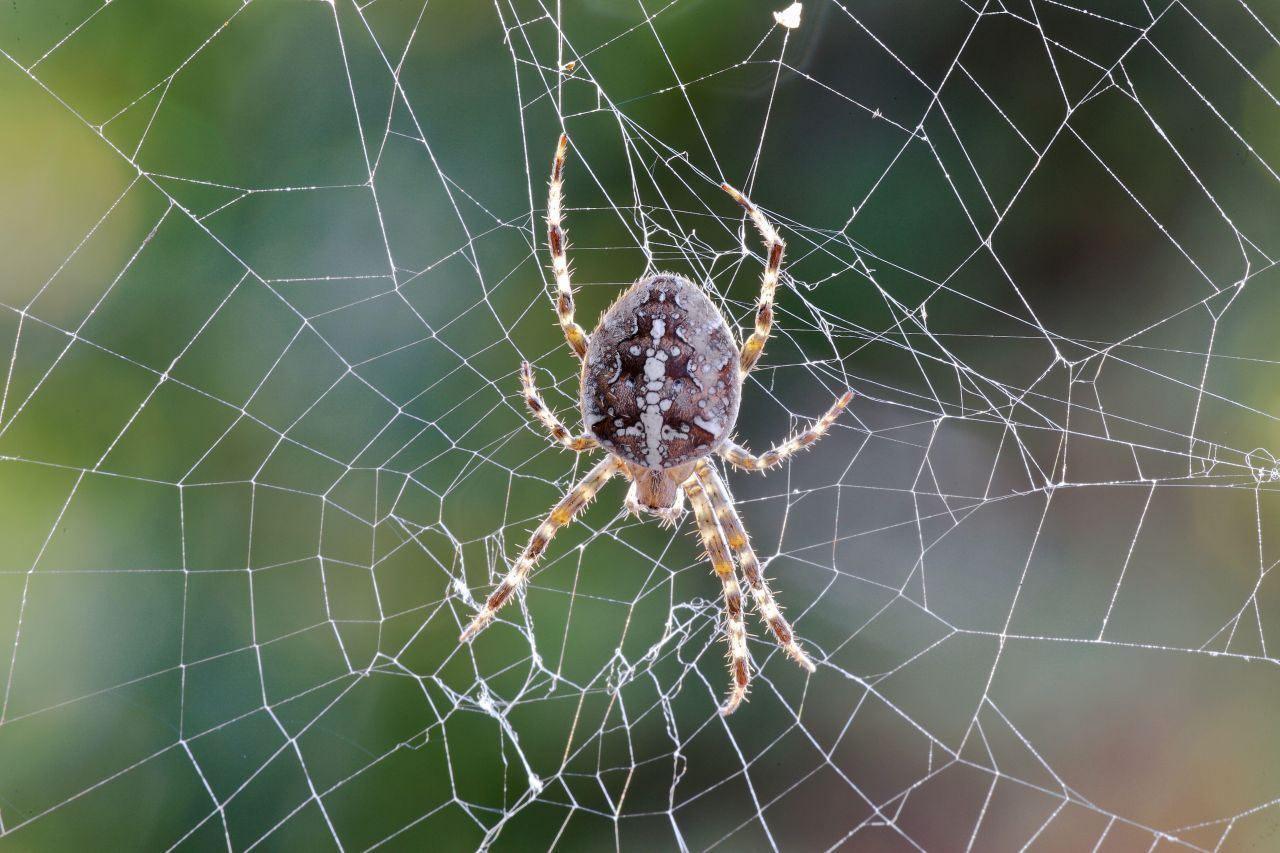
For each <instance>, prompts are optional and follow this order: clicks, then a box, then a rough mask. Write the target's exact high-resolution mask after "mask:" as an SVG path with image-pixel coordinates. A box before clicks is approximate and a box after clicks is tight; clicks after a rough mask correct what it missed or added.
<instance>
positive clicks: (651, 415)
mask: <svg viewBox="0 0 1280 853" xmlns="http://www.w3.org/2000/svg"><path fill="white" fill-rule="evenodd" d="M567 145H568V139H567V137H565V136H564V135H561V137H560V144H559V145H558V146H557V147H556V155H555V160H554V161H553V164H552V168H551V191H550V194H549V196H548V199H547V240H548V244H549V246H550V249H551V268H552V270H553V272H554V274H555V278H556V290H557V299H556V313H557V314H558V316H559V318H560V326H561V328H562V329H563V330H564V335H565V340H566V341H567V342H568V343H569V346H570V348H571V349H572V350H573V351H574V353H575V354H576V355H577V356H578V358H579V359H581V360H582V377H581V408H582V420H583V423H584V424H585V425H586V427H587V429H588V432H587V433H585V434H583V435H579V436H574V435H573V434H571V433H570V432H569V430H568V429H567V428H566V427H565V426H564V424H562V423H561V422H560V419H559V418H557V417H556V415H555V414H554V413H553V412H552V411H551V410H550V409H548V408H547V405H546V403H545V402H543V400H542V397H541V395H539V394H538V389H537V385H536V383H535V382H534V378H533V369H532V368H531V367H530V365H529V364H528V363H527V362H526V363H525V364H523V365H522V366H521V373H520V376H521V381H522V383H523V386H524V396H525V401H526V402H527V403H528V405H529V408H530V410H531V411H532V412H533V414H534V416H535V417H537V418H538V420H539V421H541V422H542V424H543V426H544V427H545V428H546V429H547V431H548V432H549V433H550V434H551V437H552V438H554V439H555V440H556V441H557V442H559V443H560V444H561V445H562V446H564V447H566V448H568V449H570V450H573V451H576V452H582V451H585V450H593V449H595V448H597V447H599V448H602V449H604V450H605V451H607V455H606V456H605V458H604V459H603V460H602V461H600V462H599V463H597V464H596V466H595V467H594V468H592V469H591V471H590V472H589V473H588V474H587V475H586V476H585V477H584V478H583V479H582V480H580V481H579V482H578V483H577V485H575V486H574V487H573V488H572V489H570V490H569V492H568V494H566V495H565V496H564V497H563V498H562V499H561V500H560V502H559V503H558V504H556V506H555V507H554V508H553V509H552V510H551V513H550V514H549V515H548V516H547V518H546V519H545V520H544V521H543V522H542V524H540V525H539V526H538V527H537V528H536V529H535V530H534V532H533V534H532V536H531V537H530V538H529V544H527V545H526V546H525V548H524V551H523V552H522V553H521V555H520V557H519V559H517V560H516V562H515V563H514V564H513V565H512V567H511V569H510V571H509V572H508V573H507V575H506V577H505V578H503V580H502V582H501V583H499V584H498V586H497V588H496V589H495V590H494V591H493V593H492V594H491V595H490V596H489V599H488V601H487V602H486V603H485V606H484V608H483V609H482V610H481V611H480V613H479V614H477V615H476V616H475V618H474V619H472V621H471V623H470V624H469V625H468V626H467V627H466V629H465V630H464V631H463V632H462V636H461V637H459V642H466V641H468V640H470V639H472V638H473V637H475V635H476V634H478V633H479V632H480V631H481V630H482V629H483V628H484V627H485V626H486V625H488V624H489V622H490V621H491V620H492V619H493V617H494V615H495V614H496V613H497V612H498V610H499V608H501V607H502V606H503V605H504V604H505V603H506V602H507V600H508V599H510V597H511V595H512V594H513V593H514V592H515V591H516V590H517V589H519V588H520V586H521V585H522V584H523V583H524V581H525V579H526V578H527V577H528V575H529V572H530V571H532V569H533V566H534V564H535V563H536V562H537V560H538V558H539V557H540V556H541V555H542V552H543V551H545V550H546V548H547V545H548V544H550V542H551V538H552V537H553V536H555V533H556V531H557V530H559V529H560V528H561V527H563V526H564V525H566V524H568V523H569V521H571V520H572V519H573V517H574V516H575V515H576V514H577V513H578V512H579V511H580V510H581V509H582V508H583V507H585V506H586V505H587V504H588V503H590V501H591V499H592V498H594V497H595V495H596V493H597V492H598V491H600V489H601V487H603V486H604V485H605V483H607V482H608V481H609V480H610V479H611V478H612V477H613V476H615V475H617V474H621V475H622V476H624V477H626V478H627V479H629V480H630V481H631V487H630V489H629V490H628V491H627V497H626V506H627V509H629V510H630V511H631V512H633V513H641V512H646V513H649V514H651V515H655V516H657V517H658V518H659V519H660V520H661V522H662V523H664V524H675V523H677V522H678V521H679V519H680V516H681V515H682V514H683V511H684V510H683V502H684V498H685V496H686V495H687V496H688V498H689V501H690V503H692V504H693V510H694V517H695V518H696V520H697V523H698V532H699V535H700V537H701V539H702V545H703V547H704V548H705V549H706V553H707V557H708V559H709V560H710V561H711V567H712V569H713V570H714V571H715V573H716V575H717V577H719V578H720V582H721V586H722V590H723V595H724V601H725V634H726V637H727V639H728V643H729V671H730V675H731V677H732V684H731V685H730V688H729V695H728V697H727V698H726V699H725V702H724V705H722V706H721V708H720V712H721V713H722V714H725V715H728V714H731V713H733V711H734V710H736V709H737V707H738V705H739V704H741V702H742V700H743V698H745V696H746V693H747V688H748V686H749V685H750V683H751V669H750V655H749V654H748V651H747V638H746V627H745V625H744V623H743V616H742V588H741V586H740V585H739V582H738V573H737V571H736V570H735V565H734V561H735V559H736V561H737V569H741V571H742V576H743V578H744V579H745V580H746V582H747V587H748V589H749V590H750V591H751V597H752V600H753V602H754V603H755V606H756V610H757V611H759V614H760V618H761V619H762V620H763V621H764V622H765V624H767V625H768V626H769V629H770V631H772V632H773V635H774V638H775V639H776V640H777V641H778V644H779V645H780V646H781V647H782V648H783V650H784V651H785V652H786V654H787V655H788V656H789V657H790V658H792V659H793V660H795V661H796V662H797V663H798V664H800V665H801V666H802V667H804V668H805V669H806V670H808V671H809V672H813V671H814V665H813V661H812V660H810V659H809V656H808V655H807V654H805V652H804V650H803V649H801V648H800V645H799V644H798V643H797V642H796V640H795V634H794V632H793V631H792V629H791V626H790V624H788V622H787V620H786V619H785V618H783V616H782V611H781V610H780V609H779V607H778V605H777V602H776V601H775V599H774V597H773V593H772V592H771V591H770V589H769V585H768V583H767V582H766V581H765V578H764V575H763V574H762V573H761V571H760V562H759V560H758V559H757V558H756V554H755V551H754V550H753V549H752V548H751V543H750V540H749V539H748V538H747V532H746V529H745V528H744V527H743V525H742V520H741V519H740V518H739V517H738V513H737V510H736V509H734V506H733V503H732V500H731V499H730V497H729V490H728V489H727V488H726V486H725V484H724V481H723V480H722V479H721V478H720V475H719V474H718V473H717V472H716V470H715V468H713V467H712V466H711V464H710V462H709V459H708V458H709V457H710V455H711V454H712V453H716V454H719V455H720V456H721V457H722V458H723V459H724V460H725V461H727V462H728V463H729V464H730V465H733V466H735V467H739V468H744V469H746V470H749V471H762V470H765V469H767V468H772V467H773V466H775V465H779V464H781V463H782V462H783V460H785V459H787V458H788V457H790V456H792V455H794V454H795V453H797V452H799V451H801V450H803V449H805V448H806V447H808V446H809V445H811V444H813V443H814V442H815V441H817V440H818V439H819V438H821V437H822V436H823V434H824V433H826V431H827V430H828V429H829V428H830V427H831V424H832V423H833V422H834V421H835V419H836V418H837V417H838V416H839V414H840V412H841V411H842V410H843V409H844V407H845V406H847V405H848V404H849V401H850V400H851V399H853V392H852V391H846V392H845V393H844V394H843V395H842V396H841V397H840V398H839V399H838V400H836V402H835V404H834V405H833V406H832V407H831V408H830V409H829V410H828V411H827V413H826V414H825V415H823V416H822V417H821V418H819V419H818V420H817V421H816V422H815V423H814V424H813V425H812V426H811V427H810V428H809V429H808V430H806V431H804V432H802V433H799V434H797V435H795V436H792V437H791V438H789V439H787V440H786V441H785V442H783V443H782V444H780V445H778V446H777V447H775V448H773V449H772V450H769V451H767V452H766V453H763V454H761V455H759V456H756V455H754V454H752V453H751V452H750V451H748V450H746V449H745V448H743V447H741V446H740V445H738V444H736V443H734V442H733V440H732V439H731V438H730V434H731V433H732V431H733V427H734V424H735V423H736V421H737V418H738V404H739V402H740V400H741V398H742V381H743V379H744V378H745V377H746V375H747V373H749V372H750V371H751V368H752V367H754V366H755V364H756V362H757V361H758V360H759V359H760V354H761V352H762V351H763V350H764V344H765V342H766V341H767V340H768V338H769V332H770V330H771V328H772V326H773V296H774V291H775V289H776V287H777V283H778V274H779V270H780V269H781V266H782V253H783V249H784V244H783V242H782V238H780V237H779V236H778V233H777V231H775V230H774V228H773V226H772V225H771V224H770V223H769V221H768V220H767V219H766V218H765V217H764V215H763V214H762V213H761V212H760V211H759V210H758V209H757V208H756V207H755V206H754V205H753V204H752V203H751V202H750V201H749V200H748V199H747V198H746V197H745V196H743V195H742V194H741V193H739V192H738V191H737V190H735V189H733V188H732V187H730V186H729V185H728V184H722V185H721V188H722V189H723V190H724V191H725V192H727V193H728V194H729V195H730V196H732V197H733V199H734V200H735V201H737V202H738V203H739V204H740V205H742V207H743V209H744V210H746V212H747V215H748V216H749V217H750V218H751V221H752V222H753V224H754V225H755V227H756V229H757V230H758V231H759V232H760V236H761V237H762V238H763V240H764V242H765V247H766V252H767V256H766V260H765V269H764V274H763V276H762V277H761V281H760V299H759V301H758V303H757V307H756V322H755V330H754V331H753V332H752V334H751V335H750V337H748V338H747V341H746V342H745V343H744V344H743V345H742V348H741V349H739V348H738V347H737V345H736V344H735V343H734V335H733V332H732V331H731V330H730V327H729V324H728V322H727V321H726V320H725V319H724V317H723V315H721V313H720V312H719V311H718V310H716V307H715V305H714V304H712V302H711V300H710V299H708V298H707V295H706V294H705V293H703V292H702V289H701V288H699V287H698V286H697V285H695V284H694V283H693V282H691V281H689V280H688V279H687V278H684V277H683V276H680V275H676V274H673V273H656V274H653V275H648V276H645V277H644V278H642V279H640V280H639V281H637V282H636V283H635V284H633V285H631V287H629V288H627V290H626V291H625V292H624V293H623V294H622V295H621V296H620V297H618V300H617V301H616V302H614V304H613V305H612V306H611V307H610V308H609V309H608V310H607V311H605V313H604V315H603V316H602V317H601V318H600V322H599V324H598V325H597V326H596V329H595V330H594V331H593V332H592V333H591V334H590V336H588V335H587V333H586V332H585V331H584V330H583V328H582V327H581V326H579V325H578V324H577V323H576V322H575V321H574V316H573V313H574V311H573V288H572V285H571V283H570V280H569V262H568V257H567V255H566V254H565V250H566V243H565V234H564V228H563V227H562V225H561V218H562V214H563V210H562V187H561V179H562V176H563V172H564V157H565V149H566V147H567Z"/></svg>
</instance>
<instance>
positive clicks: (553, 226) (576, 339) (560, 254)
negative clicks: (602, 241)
mask: <svg viewBox="0 0 1280 853" xmlns="http://www.w3.org/2000/svg"><path fill="white" fill-rule="evenodd" d="M568 145H569V137H568V136H565V135H564V134H563V133H562V134H560V144H559V145H557V146H556V158H555V160H554V161H553V162H552V164H551V191H550V193H549V194H548V196H547V242H548V244H549V245H550V246H551V270H552V272H554V273H555V276H556V293H557V296H556V314H557V315H559V317H560V328H562V329H564V337H565V340H567V341H568V342H569V346H570V347H572V348H573V351H574V353H575V354H576V355H577V356H578V358H585V357H586V355H587V333H586V332H584V331H583V330H582V327H581V326H579V325H578V324H577V323H575V322H574V321H573V287H572V285H571V284H570V282H569V257H568V255H566V254H565V251H566V249H567V248H568V247H567V244H566V241H565V233H564V228H563V226H561V224H560V220H561V217H562V215H563V212H564V210H563V201H564V194H563V184H564V182H563V177H562V176H563V174H564V152H565V149H566V148H567V147H568Z"/></svg>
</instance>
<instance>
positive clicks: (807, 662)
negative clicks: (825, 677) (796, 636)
mask: <svg viewBox="0 0 1280 853" xmlns="http://www.w3.org/2000/svg"><path fill="white" fill-rule="evenodd" d="M782 650H783V651H784V652H786V653H787V657H789V658H791V659H792V660H793V661H795V662H796V663H798V664H800V666H802V667H804V669H805V671H806V672H817V671H818V668H817V667H816V666H815V665H814V663H813V660H812V659H811V658H810V657H809V656H808V655H807V654H805V653H804V649H802V648H800V646H799V644H797V643H794V642H792V643H787V644H786V645H785V646H783V647H782Z"/></svg>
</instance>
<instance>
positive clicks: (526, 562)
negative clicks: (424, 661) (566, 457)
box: [458, 456, 620, 643]
mask: <svg viewBox="0 0 1280 853" xmlns="http://www.w3.org/2000/svg"><path fill="white" fill-rule="evenodd" d="M619 470H620V463H619V462H618V460H617V459H616V458H615V457H613V456H608V457H606V458H605V459H603V460H602V461H601V462H600V463H599V464H598V465H596V467H594V468H592V469H591V471H590V472H589V473H588V474H587V476H585V477H583V478H582V479H581V480H579V481H578V484H577V485H575V486H574V487H573V488H572V489H570V490H569V492H568V494H566V495H565V496H564V497H563V498H561V499H560V503H558V504H556V505H555V508H553V509H552V510H551V512H550V514H548V515H547V517H546V519H545V520H544V521H543V522H542V524H539V525H538V528H537V529H536V530H534V531H533V535H532V536H530V537H529V544H528V545H526V546H524V551H523V552H521V554H520V559H518V560H516V562H515V564H514V565H512V567H511V570H510V571H509V572H507V576H506V577H505V578H503V579H502V583H500V584H498V586H497V588H496V589H495V590H494V591H493V594H491V595H490V596H489V600H488V601H487V602H486V603H485V606H484V609H483V610H481V611H480V612H479V613H477V614H476V617H475V618H474V619H472V620H471V624H470V625H468V626H467V628H466V630H464V631H463V632H462V636H460V637H458V642H460V643H465V642H466V641H467V640H470V639H471V638H472V637H474V636H475V635H476V634H479V633H480V632H481V631H482V630H484V627H485V626H486V625H488V624H489V621H490V620H491V619H493V615H494V614H495V613H497V612H498V610H500V609H501V608H502V605H504V604H506V603H507V600H508V599H509V598H511V594H512V593H513V592H515V591H516V590H517V589H519V588H520V585H521V584H523V583H524V581H525V578H527V577H528V576H529V572H530V571H531V570H532V569H533V566H534V564H535V563H537V562H538V558H539V557H541V556H542V552H543V551H545V550H546V548H547V545H548V544H550V542H551V537H553V536H555V535H556V531H557V530H559V529H560V528H561V527H564V526H565V525H566V524H568V523H569V522H570V521H571V520H572V519H573V517H574V516H575V515H577V514H578V512H579V511H580V510H581V509H582V508H583V507H585V506H586V505H587V504H588V503H590V502H591V499H592V498H594V497H595V496H596V492H598V491H600V487H601V486H603V485H604V484H605V483H607V482H609V478H610V477H612V476H613V475H614V474H617V473H618V471H619Z"/></svg>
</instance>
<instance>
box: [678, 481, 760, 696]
mask: <svg viewBox="0 0 1280 853" xmlns="http://www.w3.org/2000/svg"><path fill="white" fill-rule="evenodd" d="M684 489H685V491H686V492H688V494H689V503H691V504H693V513H694V517H695V518H697V520H698V533H699V534H701V536H702V546H703V547H704V548H705V549H706V551H707V557H708V558H709V559H710V560H711V568H713V569H714V570H715V573H716V575H717V576H718V577H719V578H720V583H721V585H722V586H723V588H724V607H725V636H726V637H727V638H728V640H729V675H730V677H731V678H732V682H731V683H730V685H729V695H728V696H727V697H725V701H724V705H722V706H720V713H721V714H722V715H724V716H726V717H727V716H729V715H730V714H732V713H733V712H734V711H735V710H737V708H738V706H739V705H740V704H742V699H743V697H745V696H746V695H747V687H748V685H750V684H751V658H750V656H749V654H748V653H747V627H746V624H745V623H744V622H743V619H742V589H741V587H739V586H738V577H737V574H736V573H735V572H734V570H733V561H732V560H731V559H730V558H729V546H728V543H727V542H726V541H725V538H724V531H722V530H721V529H720V524H719V523H718V522H717V521H716V517H715V512H714V511H713V510H712V508H711V502H710V501H709V500H708V499H707V496H706V492H704V491H703V488H702V484H701V483H700V482H699V480H698V477H697V476H696V475H695V476H693V477H690V478H689V479H688V480H686V481H685V483H684Z"/></svg>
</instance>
